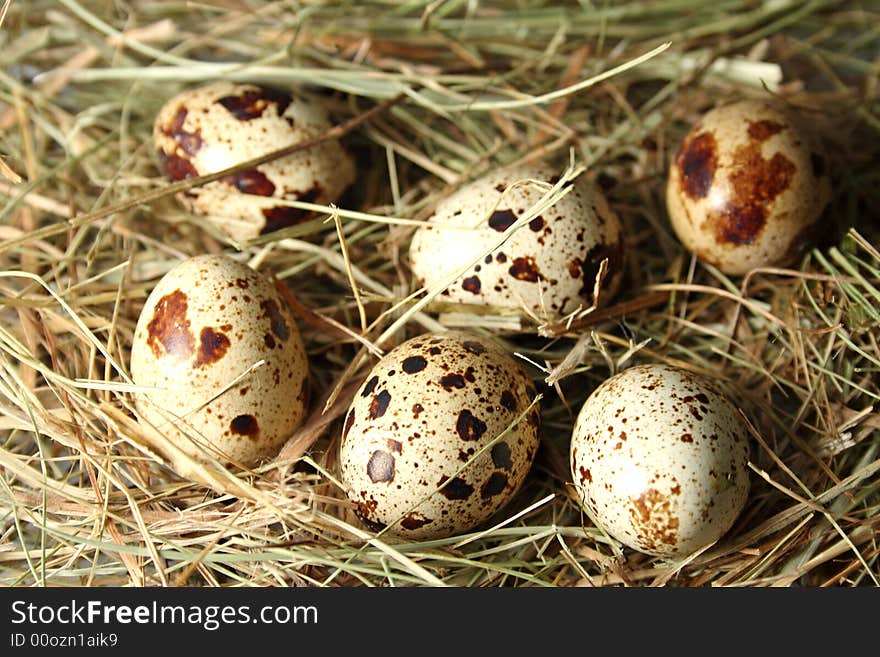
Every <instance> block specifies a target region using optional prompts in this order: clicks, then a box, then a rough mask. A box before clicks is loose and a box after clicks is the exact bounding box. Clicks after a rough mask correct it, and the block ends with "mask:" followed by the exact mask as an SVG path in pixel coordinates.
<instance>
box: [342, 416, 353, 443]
mask: <svg viewBox="0 0 880 657" xmlns="http://www.w3.org/2000/svg"><path fill="white" fill-rule="evenodd" d="M352 424H354V410H351V411H349V412H348V415H347V416H346V418H345V427H344V428H343V429H342V437H343V438H345V437H346V436H348V432H349V431H351V425H352Z"/></svg>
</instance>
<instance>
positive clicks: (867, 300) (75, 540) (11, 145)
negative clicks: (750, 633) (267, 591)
mask: <svg viewBox="0 0 880 657" xmlns="http://www.w3.org/2000/svg"><path fill="white" fill-rule="evenodd" d="M681 7H682V5H681V3H666V2H657V3H637V2H628V1H626V0H623V1H620V2H608V3H595V4H593V3H586V2H584V3H575V2H570V3H543V2H515V3H514V2H494V3H465V2H457V1H447V2H444V1H440V2H436V1H435V2H415V3H398V2H365V3H355V4H351V3H332V2H330V3H322V2H302V3H300V2H270V3H252V2H247V1H246V0H223V1H216V2H214V1H211V2H203V3H199V4H198V5H193V6H192V7H191V8H190V7H186V8H184V6H183V5H181V4H180V3H164V2H153V1H149V0H148V1H143V2H134V1H130V2H125V1H120V2H113V3H110V2H97V1H96V2H84V1H82V0H62V1H61V2H48V1H43V0H33V1H26V0H14V1H13V2H8V1H7V2H6V3H5V4H4V5H3V9H4V17H3V24H2V28H3V31H2V34H0V40H2V50H0V57H2V60H3V71H4V72H3V73H2V74H0V125H2V133H0V134H2V141H0V144H2V148H0V158H2V168H3V170H2V178H0V195H2V210H0V212H2V220H0V239H2V242H0V261H2V270H0V483H2V487H0V583H2V584H3V585H7V586H31V585H54V586H64V585H76V586H120V585H122V586H128V585H130V586H168V585H199V586H200V585H209V586H290V585H295V586H390V585H393V586H421V585H434V586H439V585H451V586H620V585H639V586H644V585H670V586H681V587H685V586H787V585H809V586H847V587H849V586H873V585H877V584H878V577H880V566H878V548H880V546H878V541H877V529H878V524H880V520H878V518H880V515H878V512H877V511H878V505H880V486H878V479H877V475H876V473H877V471H878V469H880V454H878V451H880V430H878V429H880V414H878V412H877V406H878V403H880V378H878V370H880V343H878V327H880V311H878V307H880V303H878V301H880V239H878V237H880V235H878V232H880V231H878V226H880V221H878V219H880V217H878V214H880V213H878V208H880V192H878V190H880V166H878V164H880V160H878V156H880V139H878V133H880V94H878V73H880V35H878V30H877V26H878V25H880V15H878V13H877V11H876V8H875V9H873V10H872V9H869V7H868V3H842V2H813V3H801V2H777V3H754V2H748V1H745V0H744V1H742V2H727V3H717V2H694V3H690V5H689V7H688V8H687V9H682V8H681ZM220 78H226V79H233V80H238V81H247V82H256V83H266V84H273V85H278V86H282V87H283V86H305V87H308V88H310V89H312V90H314V91H316V92H318V93H320V94H322V95H323V96H324V98H325V99H326V101H327V103H328V105H329V106H330V107H331V109H332V112H333V115H334V118H335V119H336V120H337V122H338V124H339V125H344V126H346V131H345V134H344V135H343V136H342V139H343V140H344V142H345V143H346V145H347V146H348V147H349V148H350V149H351V150H352V152H353V153H355V154H356V159H357V162H358V176H357V182H356V183H355V185H354V186H353V187H352V188H351V189H350V190H349V192H348V193H347V194H346V196H345V197H344V198H343V199H342V200H341V201H340V203H339V204H338V207H335V208H331V207H321V208H319V211H318V212H317V214H316V215H315V217H314V219H313V220H310V221H308V222H305V223H303V224H300V225H298V226H294V227H292V228H288V229H284V230H283V231H280V232H278V233H272V234H268V235H264V236H261V237H260V238H259V239H255V240H252V241H251V242H248V243H244V244H240V243H233V242H232V241H230V240H229V239H228V238H227V237H225V236H224V235H223V234H222V233H220V232H219V231H217V230H216V229H215V228H213V227H212V226H211V224H210V223H209V222H207V221H205V220H204V219H203V218H200V217H198V216H193V215H190V214H188V213H187V212H185V211H184V210H183V209H182V208H181V207H180V205H178V204H177V203H176V202H175V200H174V197H173V194H174V193H175V191H179V189H180V188H181V186H183V187H185V186H187V185H194V184H200V182H203V181H199V180H187V181H184V182H182V183H179V184H178V185H177V186H176V187H175V186H172V185H169V184H168V182H167V181H166V180H165V179H164V178H163V177H162V176H161V174H160V172H159V169H158V168H157V162H156V158H155V152H154V149H153V146H152V141H151V128H152V122H153V118H154V117H155V114H156V112H157V111H158V109H159V107H160V106H161V104H162V103H163V102H164V101H165V100H166V99H167V98H169V97H170V96H171V95H172V94H173V93H176V92H177V91H179V90H182V89H184V88H186V87H188V86H192V85H196V84H200V83H203V82H208V81H212V80H215V79H220ZM766 94H773V95H777V96H779V97H781V98H783V99H784V100H785V101H786V102H788V103H791V104H792V105H795V106H796V107H798V108H799V109H800V110H802V111H803V112H804V113H805V114H807V115H808V116H809V117H810V121H811V123H812V124H813V126H814V127H815V128H816V129H817V131H818V132H819V133H820V134H821V137H822V139H823V140H824V142H825V144H826V146H827V150H828V152H829V154H830V162H829V166H830V167H831V170H832V172H833V183H834V187H833V190H834V192H833V198H832V201H831V203H830V205H829V207H828V208H827V210H826V213H825V216H824V219H823V223H824V225H826V226H827V231H825V234H824V235H823V236H822V239H821V240H820V241H819V242H818V243H816V245H815V248H813V249H811V250H809V251H808V252H807V253H805V254H804V256H803V258H802V259H801V261H800V262H798V263H797V265H796V266H792V267H790V268H786V269H778V268H776V269H771V268H767V269H760V270H755V271H753V272H751V273H750V274H749V275H747V276H744V277H737V278H731V277H727V276H725V275H723V274H722V273H720V272H719V271H717V270H715V269H714V268H713V267H711V266H709V265H706V264H702V263H700V262H698V261H696V260H695V259H693V258H692V257H691V256H690V254H688V253H687V252H686V251H685V250H684V249H683V248H682V247H681V245H680V244H679V242H678V241H677V240H676V239H675V237H674V234H673V233H672V232H671V229H670V226H669V222H668V218H667V214H666V209H665V203H664V183H665V179H666V172H667V169H668V165H669V162H670V159H671V157H672V154H673V153H674V150H675V148H676V147H677V144H678V143H679V141H680V139H681V137H682V136H683V135H684V133H685V132H686V130H687V129H688V127H689V126H690V125H691V124H692V123H693V122H694V121H695V120H696V119H697V117H698V116H699V115H700V114H701V113H702V112H703V111H705V110H706V109H708V108H710V107H712V106H714V105H716V104H718V103H720V102H722V101H725V100H733V99H739V98H747V97H757V96H761V95H766ZM383 103H384V104H383ZM347 122H348V123H347ZM521 161H542V162H544V163H547V164H549V165H551V166H555V167H557V168H558V169H559V171H560V172H562V171H564V170H567V169H568V168H569V167H570V166H575V167H582V168H583V173H581V174H580V175H583V176H586V177H587V178H589V179H591V180H592V181H594V182H596V183H598V184H599V185H601V186H602V188H603V190H605V192H606V195H607V196H608V198H609V200H610V202H611V204H612V205H613V206H614V208H615V210H616V211H617V213H618V214H619V215H620V217H621V220H622V221H623V223H624V226H625V229H626V235H627V243H628V249H629V253H630V254H631V255H633V257H629V258H628V259H627V269H626V271H625V283H624V285H623V286H622V291H621V292H620V294H618V295H617V296H616V297H615V299H614V301H613V302H612V303H611V304H610V305H608V306H607V307H605V308H603V309H602V310H600V311H596V312H594V313H589V314H586V315H585V316H583V317H581V318H579V319H578V320H577V321H575V322H572V323H570V324H539V323H534V322H529V321H522V320H518V319H516V318H513V317H505V316H503V315H499V316H494V317H492V318H487V317H486V316H485V314H484V313H482V312H481V311H480V310H479V309H478V308H470V307H454V308H450V307H447V306H445V305H444V304H442V303H441V302H440V300H439V299H438V297H437V293H438V292H439V291H438V290H434V291H425V290H420V289H418V286H417V284H416V283H415V282H414V281H413V277H412V276H411V274H410V270H409V265H408V261H407V245H408V240H409V239H410V237H411V235H412V232H413V229H414V226H415V225H417V223H418V222H421V221H424V220H425V219H426V218H427V217H428V216H430V213H431V209H432V207H434V205H435V204H436V203H437V202H438V201H439V200H440V199H442V198H444V197H445V196H447V195H448V194H450V193H451V192H452V191H453V190H455V189H456V188H457V187H459V186H460V185H462V184H464V183H466V182H468V181H470V180H472V179H474V178H476V177H477V176H479V175H480V174H481V173H483V172H485V171H488V170H490V169H492V168H494V167H498V166H502V165H506V164H511V163H514V162H521ZM206 252H208V253H219V252H226V253H230V254H235V255H236V257H239V258H241V259H243V260H245V261H247V262H249V263H250V264H252V265H254V266H255V267H257V268H258V269H260V270H263V271H266V272H271V274H272V275H274V277H275V278H276V279H277V280H278V281H279V282H280V283H281V284H282V285H283V287H284V288H285V289H286V290H287V291H288V293H289V294H288V298H289V300H290V301H291V305H292V307H293V308H294V310H295V312H296V314H297V316H298V319H299V321H300V328H301V332H302V334H303V339H304V341H305V344H306V347H307V350H308V353H309V358H310V362H311V368H312V379H311V388H312V390H311V392H312V407H311V415H310V417H309V420H308V422H307V423H306V425H305V426H304V427H303V428H302V429H301V430H299V431H298V432H297V434H295V435H294V436H292V437H291V440H290V441H289V442H288V443H287V445H286V446H285V447H284V449H283V450H282V452H281V454H280V455H279V456H278V458H276V459H275V460H273V461H271V462H268V463H266V464H263V465H261V466H260V467H256V468H251V469H240V468H230V469H226V468H223V467H222V466H220V465H219V464H216V463H211V462H208V463H195V462H193V461H191V460H189V459H187V458H186V457H185V456H183V455H180V454H175V453H173V452H171V453H166V452H163V451H162V450H161V449H160V448H159V447H161V446H156V445H155V444H152V443H151V442H150V441H149V440H148V439H146V438H145V436H144V434H143V432H142V431H141V429H140V428H139V424H138V418H137V414H136V411H135V408H134V404H133V395H135V394H136V393H137V389H136V387H135V386H133V385H132V384H131V382H130V379H129V378H128V374H127V372H128V362H129V352H130V348H131V344H132V336H133V330H134V325H135V323H136V321H137V318H138V314H139V310H140V308H141V307H142V306H143V303H144V300H145V299H146V296H147V294H148V293H149V291H150V290H151V288H152V286H153V285H154V284H155V283H156V281H157V280H158V279H159V277H161V276H162V274H164V273H165V272H166V271H168V269H170V268H171V267H172V266H173V265H174V264H176V263H177V262H179V261H180V260H181V259H182V258H185V257H187V256H190V255H195V254H198V253H206ZM353 286H354V287H353ZM452 323H454V324H455V325H457V326H465V327H467V328H469V329H471V330H474V331H478V332H484V333H487V334H496V335H500V336H501V339H502V340H503V341H504V343H505V344H506V345H507V346H508V347H509V349H510V351H511V352H512V353H516V354H518V355H519V356H520V357H521V358H522V359H523V361H524V363H527V367H528V368H529V371H530V373H531V375H532V376H533V378H534V380H535V383H536V385H537V387H538V388H539V390H540V392H541V394H542V397H541V400H540V403H541V405H542V411H543V417H544V422H543V429H542V445H541V449H540V451H539V454H538V456H537V459H536V462H535V465H534V468H533V470H532V472H531V474H530V476H529V478H528V480H527V482H526V484H525V485H524V486H523V488H522V489H521V490H520V491H519V493H518V494H517V496H516V497H515V498H514V500H513V501H512V502H511V503H510V504H509V505H508V506H507V507H505V508H504V509H503V511H502V512H501V513H500V514H499V515H498V516H497V517H496V518H493V520H492V522H490V523H489V524H487V525H485V526H483V527H481V528H479V529H478V530H475V531H474V532H472V533H469V534H465V535H459V536H455V537H452V538H449V539H442V540H432V541H422V542H416V541H402V540H398V539H394V538H393V537H391V536H390V535H385V534H381V535H376V534H375V533H374V532H371V531H370V530H368V529H367V528H365V527H364V526H363V525H362V524H361V523H360V522H359V521H358V519H357V518H356V516H355V514H354V512H353V509H352V507H351V504H350V503H349V502H347V500H346V497H345V494H344V492H343V491H342V489H341V487H340V485H339V482H338V480H337V478H336V463H335V453H336V447H337V446H338V441H339V437H340V432H341V424H342V423H341V419H342V418H343V417H344V413H345V410H346V407H347V404H348V400H350V398H351V395H352V394H353V390H354V388H355V387H356V386H357V385H358V384H359V383H360V382H361V381H362V380H363V377H364V374H365V373H366V371H367V370H368V368H369V366H370V363H371V358H372V357H371V356H370V352H371V350H372V351H375V350H377V349H381V350H387V349H389V348H390V347H392V346H394V344H397V343H399V342H401V341H402V340H403V339H405V338H407V337H411V336H413V335H416V334H418V333H423V332H426V331H432V330H442V328H443V327H444V326H446V325H449V324H452ZM636 362H665V363H672V364H678V365H681V366H683V367H686V368H688V369H691V370H693V371H696V372H705V373H710V374H711V375H712V376H713V377H716V378H717V379H718V380H719V381H721V382H722V383H723V385H724V386H725V387H726V388H727V389H728V390H730V391H732V392H733V393H734V394H735V395H736V398H737V399H738V400H739V402H740V404H741V407H742V409H743V411H744V413H746V415H747V416H748V417H749V418H750V421H751V424H752V426H753V431H752V432H751V435H752V438H753V444H752V456H751V462H750V467H751V478H752V487H751V492H750V496H749V500H748V502H747V505H746V508H745V510H744V511H743V513H742V514H741V516H740V517H739V518H738V520H737V522H736V524H735V525H734V527H733V528H732V529H731V530H730V532H728V534H726V535H725V536H724V537H723V539H722V540H720V541H719V542H718V543H716V544H715V545H713V546H711V547H710V548H709V549H708V550H706V551H704V552H702V553H700V554H697V555H694V556H693V557H691V558H688V559H686V560H682V561H669V560H664V559H660V558H655V557H649V556H647V555H643V554H640V553H637V552H634V551H632V550H630V549H628V548H625V547H622V546H621V545H620V544H619V543H617V542H616V541H614V540H613V539H612V538H610V537H609V536H607V535H606V534H605V533H604V532H603V531H602V530H601V529H599V528H597V527H596V526H594V525H593V524H592V523H591V522H590V521H589V519H588V518H587V517H586V516H585V514H584V512H583V511H582V510H581V508H580V506H579V504H578V503H577V495H576V494H575V491H574V489H573V486H572V481H571V473H570V470H569V465H568V456H567V455H568V444H569V440H570V436H571V427H572V422H573V420H574V417H575V415H576V413H577V410H578V408H579V407H580V405H581V404H582V403H583V401H584V399H586V397H587V396H588V395H589V393H590V392H591V391H592V390H593V389H594V388H595V387H596V386H597V385H598V384H599V383H600V382H601V381H602V380H604V379H605V378H607V377H608V376H609V375H610V374H611V373H613V372H615V371H618V370H620V369H621V368H624V367H626V366H627V365H629V364H632V363H636Z"/></svg>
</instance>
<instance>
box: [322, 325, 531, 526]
mask: <svg viewBox="0 0 880 657" xmlns="http://www.w3.org/2000/svg"><path fill="white" fill-rule="evenodd" d="M534 395H535V390H534V388H533V386H532V384H531V382H530V380H529V378H528V376H527V374H526V372H525V371H524V370H523V368H522V367H521V366H520V365H519V364H518V363H517V362H516V361H515V360H514V359H513V357H512V356H510V355H509V354H508V353H507V352H506V351H504V350H503V349H502V348H501V347H500V346H499V345H497V344H496V343H495V342H493V341H490V340H488V339H486V338H482V337H476V336H472V335H467V334H464V333H459V332H446V333H441V334H434V335H431V334H426V335H421V336H419V337H416V338H412V339H410V340H408V341H407V342H404V343H403V344H401V345H399V346H398V347H396V348H395V349H392V350H391V351H390V352H388V353H387V354H386V355H385V356H384V357H383V358H382V359H381V360H379V361H378V362H377V363H376V365H375V366H374V367H373V369H372V371H371V372H370V373H369V375H368V376H367V377H366V380H365V381H364V384H363V385H362V386H361V388H360V390H359V391H358V392H357V394H356V395H355V398H354V402H353V403H352V405H351V407H350V409H349V411H348V414H347V415H346V420H345V426H344V430H343V434H342V441H341V446H340V451H339V464H340V476H341V480H342V482H343V483H344V484H345V487H346V489H347V494H348V496H349V498H350V499H351V501H352V502H354V503H355V504H356V506H357V511H358V515H359V516H360V517H361V519H363V520H364V521H365V522H366V523H367V524H368V526H370V527H372V528H374V529H376V530H379V529H382V528H385V527H386V526H387V527H388V531H390V532H391V533H393V534H398V535H400V536H405V537H409V538H419V539H424V538H439V537H444V536H449V535H453V534H458V533H460V532H463V531H467V530H469V529H472V528H474V527H476V526H477V525H479V524H480V523H482V522H483V521H485V520H486V519H488V518H489V517H490V516H491V515H492V514H494V513H495V512H496V511H498V510H499V509H500V508H501V507H502V506H504V505H505V504H506V503H507V502H508V501H509V500H510V499H511V498H512V497H513V495H514V494H515V493H516V492H517V490H518V489H519V488H520V486H521V485H522V483H523V481H524V480H525V478H526V474H527V473H528V471H529V468H530V467H531V464H532V462H533V460H534V457H535V452H536V450H537V448H538V443H539V437H538V430H539V424H540V409H539V407H538V405H537V404H535V405H534V406H533V407H532V408H531V409H530V410H528V412H526V410H527V409H528V408H529V404H531V402H532V400H533V398H534ZM520 416H522V419H521V420H520V421H519V422H517V423H516V424H515V426H513V428H512V429H511V430H510V431H509V432H507V433H505V434H504V435H503V436H502V433H503V432H504V431H505V430H506V429H507V428H508V427H509V426H510V425H511V424H512V423H513V422H515V421H516V420H517V418H519V417H520Z"/></svg>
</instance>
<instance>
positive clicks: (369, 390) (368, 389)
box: [361, 376, 379, 397]
mask: <svg viewBox="0 0 880 657" xmlns="http://www.w3.org/2000/svg"><path fill="white" fill-rule="evenodd" d="M378 383H379V377H378V376H374V377H372V378H371V379H370V380H369V381H367V383H366V385H364V389H363V391H362V392H361V397H369V396H370V395H371V394H373V390H375V389H376V384H378Z"/></svg>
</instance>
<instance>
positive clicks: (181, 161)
mask: <svg viewBox="0 0 880 657" xmlns="http://www.w3.org/2000/svg"><path fill="white" fill-rule="evenodd" d="M159 167H160V168H161V169H162V173H164V174H165V176H166V177H168V179H170V180H173V181H175V182H176V181H178V180H183V179H185V178H195V177H197V176H198V175H199V172H198V171H196V168H195V167H194V166H193V164H192V162H190V161H189V160H187V159H185V158H182V157H180V156H178V155H168V154H167V153H166V152H165V151H162V150H160V151H159Z"/></svg>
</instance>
